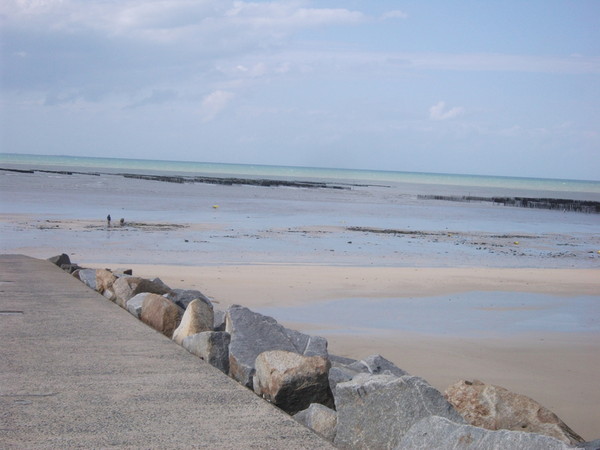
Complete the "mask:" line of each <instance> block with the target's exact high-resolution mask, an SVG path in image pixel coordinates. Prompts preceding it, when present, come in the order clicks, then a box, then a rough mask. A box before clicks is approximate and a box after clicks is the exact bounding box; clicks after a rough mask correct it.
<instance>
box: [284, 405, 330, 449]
mask: <svg viewBox="0 0 600 450" xmlns="http://www.w3.org/2000/svg"><path fill="white" fill-rule="evenodd" d="M294 419H296V420H297V421H298V422H300V423H301V424H302V425H304V426H306V427H308V428H310V429H311V430H313V431H314V432H315V433H317V434H318V435H320V436H321V437H323V438H324V439H327V440H328V441H332V442H333V439H334V438H335V428H336V425H337V413H336V412H335V411H334V410H333V409H331V408H328V407H327V406H324V405H321V404H320V403H312V404H311V405H310V406H309V407H308V408H307V409H305V410H303V411H300V412H299V413H297V414H294Z"/></svg>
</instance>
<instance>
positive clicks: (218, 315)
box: [213, 309, 226, 331]
mask: <svg viewBox="0 0 600 450" xmlns="http://www.w3.org/2000/svg"><path fill="white" fill-rule="evenodd" d="M213 312H214V316H215V320H214V322H213V330H214V331H225V316H226V313H225V311H221V310H220V309H215V310H214V311H213Z"/></svg>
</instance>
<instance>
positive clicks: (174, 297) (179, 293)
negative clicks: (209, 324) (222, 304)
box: [153, 280, 212, 309]
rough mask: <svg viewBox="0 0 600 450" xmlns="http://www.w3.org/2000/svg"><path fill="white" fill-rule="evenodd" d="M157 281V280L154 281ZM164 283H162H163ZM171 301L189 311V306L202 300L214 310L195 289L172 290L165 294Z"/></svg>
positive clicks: (208, 301) (207, 300)
mask: <svg viewBox="0 0 600 450" xmlns="http://www.w3.org/2000/svg"><path fill="white" fill-rule="evenodd" d="M153 281H156V280H153ZM161 283H162V281H161ZM165 297H167V298H168V299H169V300H171V301H172V302H173V303H175V304H176V305H177V306H179V307H180V308H183V309H187V307H188V305H189V304H190V303H191V302H192V301H193V300H196V299H200V300H202V301H203V302H204V303H206V304H208V305H210V306H211V308H212V303H211V301H210V300H209V299H208V297H206V296H205V295H204V294H203V293H202V292H200V291H197V290H195V289H172V290H170V291H169V292H167V293H166V294H165Z"/></svg>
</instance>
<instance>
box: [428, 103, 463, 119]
mask: <svg viewBox="0 0 600 450" xmlns="http://www.w3.org/2000/svg"><path fill="white" fill-rule="evenodd" d="M445 109H446V103H445V102H442V101H440V102H438V103H436V104H435V105H433V106H432V107H431V108H429V118H430V119H431V120H448V119H454V118H456V117H458V116H461V115H462V114H463V113H464V112H465V109H464V108H463V107H461V106H455V107H454V108H450V109H449V110H445Z"/></svg>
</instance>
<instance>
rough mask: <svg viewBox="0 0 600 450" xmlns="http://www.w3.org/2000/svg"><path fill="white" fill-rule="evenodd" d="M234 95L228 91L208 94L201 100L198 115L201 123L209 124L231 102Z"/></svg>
mask: <svg viewBox="0 0 600 450" xmlns="http://www.w3.org/2000/svg"><path fill="white" fill-rule="evenodd" d="M234 97H235V94H233V93H232V92H228V91H220V90H219V91H214V92H212V93H210V94H208V95H207V96H206V97H204V99H203V100H202V104H201V108H200V114H201V116H202V121H203V122H210V121H211V120H213V119H214V118H215V117H216V116H217V115H219V113H221V111H223V110H224V109H225V108H226V107H227V105H228V104H229V102H231V100H233V98H234Z"/></svg>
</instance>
